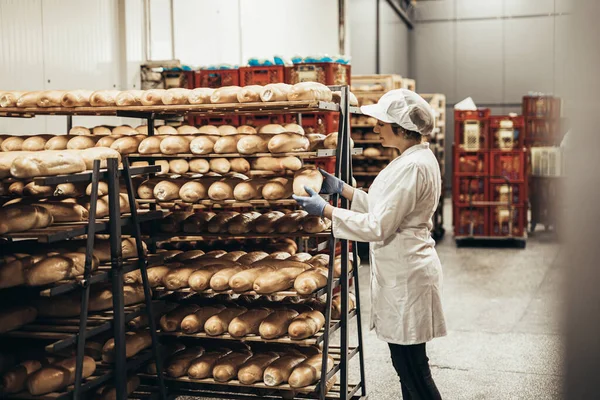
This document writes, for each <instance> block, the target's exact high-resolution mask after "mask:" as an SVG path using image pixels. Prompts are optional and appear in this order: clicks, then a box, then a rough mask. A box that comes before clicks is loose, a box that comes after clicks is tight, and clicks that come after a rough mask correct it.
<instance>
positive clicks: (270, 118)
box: [239, 115, 285, 128]
mask: <svg viewBox="0 0 600 400" xmlns="http://www.w3.org/2000/svg"><path fill="white" fill-rule="evenodd" d="M239 118H240V125H250V126H253V127H255V128H258V127H261V126H263V125H268V124H280V125H283V124H285V118H284V116H283V115H240V117H239Z"/></svg>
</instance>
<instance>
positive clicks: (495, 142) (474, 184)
mask: <svg viewBox="0 0 600 400" xmlns="http://www.w3.org/2000/svg"><path fill="white" fill-rule="evenodd" d="M454 121H455V144H454V174H453V184H452V205H453V218H454V234H455V238H457V239H460V238H482V239H483V238H486V239H506V238H518V239H521V238H525V236H526V230H525V228H526V222H527V207H526V204H527V186H528V185H527V176H526V152H525V149H524V147H523V146H524V135H523V129H524V124H525V123H524V119H523V117H522V116H491V115H490V110H489V109H478V110H477V111H462V110H456V111H455V115H454Z"/></svg>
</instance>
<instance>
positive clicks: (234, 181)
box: [208, 178, 241, 201]
mask: <svg viewBox="0 0 600 400" xmlns="http://www.w3.org/2000/svg"><path fill="white" fill-rule="evenodd" d="M240 182H241V179H238V178H226V179H222V180H220V181H217V182H214V183H213V184H212V185H210V187H209V188H208V197H210V199H211V200H216V201H222V200H233V199H234V196H233V190H234V189H235V186H236V185H238V184H239V183H240Z"/></svg>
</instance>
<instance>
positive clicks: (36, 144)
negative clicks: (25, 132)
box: [21, 136, 47, 151]
mask: <svg viewBox="0 0 600 400" xmlns="http://www.w3.org/2000/svg"><path fill="white" fill-rule="evenodd" d="M46 142H47V136H46V137H44V136H30V137H28V138H27V139H25V140H24V141H23V143H21V150H22V151H41V150H44V147H45V146H46Z"/></svg>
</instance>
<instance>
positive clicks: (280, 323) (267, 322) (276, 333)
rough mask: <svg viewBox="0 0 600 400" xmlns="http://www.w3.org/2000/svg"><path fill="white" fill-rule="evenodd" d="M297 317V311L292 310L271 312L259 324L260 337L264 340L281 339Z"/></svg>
mask: <svg viewBox="0 0 600 400" xmlns="http://www.w3.org/2000/svg"><path fill="white" fill-rule="evenodd" d="M298 315H299V314H298V311H296V310H292V309H282V310H277V311H275V312H273V313H272V314H271V315H269V316H268V317H267V318H265V319H264V320H263V321H262V322H261V324H260V327H259V328H258V331H259V333H260V337H262V338H263V339H266V340H271V339H277V338H280V337H282V336H283V335H285V334H287V332H288V327H289V326H290V324H291V323H292V321H293V320H294V318H296V317H297V316H298Z"/></svg>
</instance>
